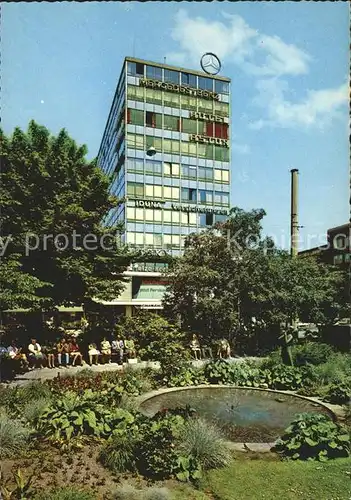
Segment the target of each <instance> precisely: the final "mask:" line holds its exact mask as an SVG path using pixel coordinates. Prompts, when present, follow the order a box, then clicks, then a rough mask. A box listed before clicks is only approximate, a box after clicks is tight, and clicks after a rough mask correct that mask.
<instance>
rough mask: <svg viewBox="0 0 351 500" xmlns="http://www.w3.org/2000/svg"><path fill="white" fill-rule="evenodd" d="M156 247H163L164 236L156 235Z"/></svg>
mask: <svg viewBox="0 0 351 500" xmlns="http://www.w3.org/2000/svg"><path fill="white" fill-rule="evenodd" d="M153 236H154V245H155V246H156V247H162V240H163V238H162V234H154V235H153Z"/></svg>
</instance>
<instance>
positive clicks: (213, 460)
mask: <svg viewBox="0 0 351 500" xmlns="http://www.w3.org/2000/svg"><path fill="white" fill-rule="evenodd" d="M179 451H180V452H181V453H182V454H183V455H186V456H189V455H190V456H192V457H194V458H195V460H196V461H197V463H198V464H199V465H200V466H201V468H203V469H214V468H217V467H224V466H226V465H228V463H229V462H230V459H231V453H230V450H229V448H228V446H227V445H226V443H225V441H224V440H223V439H222V437H221V435H220V432H219V430H218V429H217V428H216V427H215V426H214V425H212V424H210V423H208V422H206V421H205V420H203V419H200V418H195V419H189V420H187V421H186V423H185V425H184V428H183V429H182V431H181V433H180V443H179Z"/></svg>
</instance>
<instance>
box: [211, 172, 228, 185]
mask: <svg viewBox="0 0 351 500" xmlns="http://www.w3.org/2000/svg"><path fill="white" fill-rule="evenodd" d="M214 178H215V181H217V182H226V183H227V182H229V170H219V169H215V171H214Z"/></svg>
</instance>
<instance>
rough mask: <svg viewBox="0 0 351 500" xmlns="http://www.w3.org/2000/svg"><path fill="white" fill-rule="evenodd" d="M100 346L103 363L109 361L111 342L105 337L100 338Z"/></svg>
mask: <svg viewBox="0 0 351 500" xmlns="http://www.w3.org/2000/svg"><path fill="white" fill-rule="evenodd" d="M100 346H101V354H102V361H103V363H104V364H105V363H111V344H110V342H109V341H108V340H107V339H106V337H104V338H103V339H102V341H101V344H100Z"/></svg>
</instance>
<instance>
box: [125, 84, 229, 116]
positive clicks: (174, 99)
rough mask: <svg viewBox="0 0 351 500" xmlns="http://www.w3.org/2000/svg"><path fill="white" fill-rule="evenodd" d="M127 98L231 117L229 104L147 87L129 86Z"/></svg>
mask: <svg viewBox="0 0 351 500" xmlns="http://www.w3.org/2000/svg"><path fill="white" fill-rule="evenodd" d="M127 96H128V97H127V98H128V99H129V100H131V101H142V102H148V103H150V104H158V105H159V106H168V107H171V108H182V109H188V110H190V111H198V112H200V113H210V114H212V113H213V114H215V115H220V116H229V104H228V103H226V102H220V101H215V100H213V101H212V100H210V99H201V98H200V97H193V96H189V95H182V94H175V93H172V92H164V91H162V90H155V89H148V88H145V87H136V86H135V85H128V88H127Z"/></svg>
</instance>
